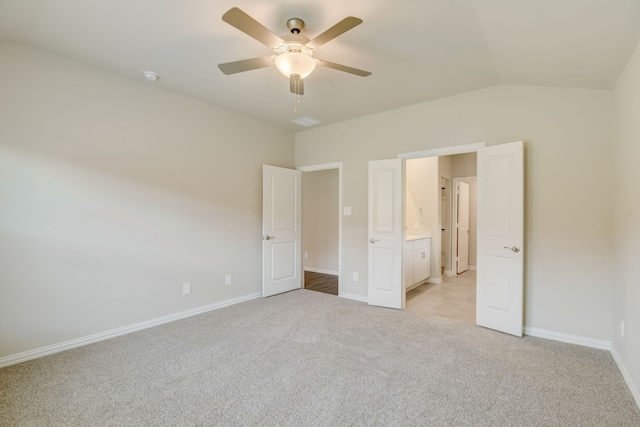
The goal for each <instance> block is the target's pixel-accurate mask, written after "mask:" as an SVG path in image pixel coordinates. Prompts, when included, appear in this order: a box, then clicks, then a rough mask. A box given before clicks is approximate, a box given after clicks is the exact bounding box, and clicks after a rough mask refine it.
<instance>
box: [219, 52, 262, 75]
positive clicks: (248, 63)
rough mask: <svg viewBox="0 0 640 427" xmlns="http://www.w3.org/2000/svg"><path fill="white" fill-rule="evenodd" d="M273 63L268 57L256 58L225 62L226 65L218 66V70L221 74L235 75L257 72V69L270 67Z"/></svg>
mask: <svg viewBox="0 0 640 427" xmlns="http://www.w3.org/2000/svg"><path fill="white" fill-rule="evenodd" d="M271 65H273V61H272V60H271V57H269V56H260V57H258V58H252V59H245V60H242V61H235V62H227V63H226V64H218V68H220V71H222V72H223V73H225V74H227V75H229V74H235V73H241V72H243V71H250V70H257V69H258V68H265V67H270V66H271Z"/></svg>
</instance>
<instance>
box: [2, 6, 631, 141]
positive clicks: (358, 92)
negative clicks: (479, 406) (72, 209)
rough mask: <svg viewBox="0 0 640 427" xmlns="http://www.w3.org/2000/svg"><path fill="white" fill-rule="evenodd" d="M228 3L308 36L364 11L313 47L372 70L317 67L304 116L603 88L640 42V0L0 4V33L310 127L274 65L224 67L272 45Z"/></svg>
mask: <svg viewBox="0 0 640 427" xmlns="http://www.w3.org/2000/svg"><path fill="white" fill-rule="evenodd" d="M232 7H239V8H241V9H242V10H244V11H245V12H246V13H248V14H249V15H251V16H252V17H253V18H255V19H256V20H258V21H259V22H261V23H262V24H263V25H265V26H266V27H267V28H269V29H271V30H272V31H273V32H274V33H276V34H278V35H285V34H287V31H288V30H287V28H286V21H287V19H289V18H291V17H298V18H302V19H303V20H304V21H305V23H306V29H305V32H304V33H305V34H306V35H307V36H308V37H309V38H313V37H314V36H315V35H317V34H319V33H321V32H323V31H324V30H326V29H327V28H329V27H331V26H332V25H334V24H335V23H337V22H338V21H340V20H341V19H343V18H344V17H346V16H356V17H359V18H361V19H363V20H364V23H363V24H361V25H359V26H357V27H355V28H354V29H352V30H351V31H349V32H347V33H345V34H343V35H341V36H340V37H338V38H337V39H335V40H333V41H331V42H329V43H327V44H325V45H323V46H321V47H319V48H318V49H317V51H316V53H315V56H316V57H318V58H322V59H325V60H328V61H332V62H337V63H341V64H344V65H349V66H352V67H356V68H360V69H364V70H368V71H371V72H372V73H373V74H372V75H371V76H370V77H366V78H363V77H357V76H354V75H351V74H347V73H343V72H339V71H336V70H332V69H327V68H324V67H318V68H316V71H314V73H313V74H312V75H311V76H309V77H308V78H307V79H305V82H306V83H305V93H306V94H305V96H304V97H303V98H302V105H301V108H300V109H299V112H298V117H302V116H311V117H313V118H315V119H317V120H320V121H321V122H322V123H323V124H329V123H335V122H338V121H342V120H347V119H350V118H354V117H358V116H363V115H367V114H372V113H376V112H380V111H385V110H389V109H393V108H398V107H402V106H405V105H411V104H415V103H419V102H423V101H427V100H431V99H436V98H440V97H444V96H449V95H453V94H457V93H462V92H466V91H470V90H475V89H481V88H485V87H489V86H493V85H497V84H525V85H545V86H566V87H575V88H591V89H611V88H612V87H613V85H614V84H615V82H616V80H617V78H618V75H619V74H620V72H621V71H622V68H623V67H624V65H625V64H626V62H627V60H628V59H629V57H630V55H631V53H632V51H633V49H634V48H635V46H636V44H637V43H638V40H640V0H393V1H392V0H347V1H345V0H317V1H314V2H312V1H309V0H306V1H305V0H273V1H258V0H253V1H252V0H208V1H204V0H0V41H4V42H15V43H22V44H26V45H30V46H33V47H36V48H39V49H43V50H46V51H49V52H52V53H55V54H58V55H61V56H64V57H67V58H71V59H74V60H77V61H80V62H83V63H86V64H89V65H92V66H95V67H98V68H101V69H104V70H107V71H109V72H113V73H116V74H119V75H122V76H125V77H127V78H130V79H132V80H137V81H140V82H142V83H144V84H149V85H155V86H157V87H160V88H163V89H166V90H169V91H173V92H177V93H181V94H184V95H186V96H189V97H192V98H196V99H200V100H202V101H204V102H207V103H209V104H213V105H217V106H220V107H223V108H226V109H229V110H232V111H236V112H239V113H242V114H244V115H246V116H249V117H253V118H255V119H258V120H261V121H264V122H268V123H272V124H274V125H276V126H279V127H282V128H286V129H290V130H293V131H298V130H302V129H304V128H302V127H300V126H298V125H295V124H292V123H291V120H292V119H294V118H296V116H294V115H293V107H294V98H293V95H292V94H291V93H290V92H289V82H288V81H287V80H286V79H285V78H284V77H283V76H282V75H280V74H279V73H278V71H277V70H276V69H275V68H274V67H271V68H265V69H259V70H253V71H248V72H245V73H240V74H235V75H230V76H226V75H224V74H222V72H221V71H220V70H219V69H218V67H217V64H218V63H224V62H231V61H236V60H241V59H247V58H253V57H257V56H263V55H268V54H270V53H271V52H270V51H269V49H268V48H267V47H265V46H263V45H262V44H260V43H259V42H257V41H256V40H254V39H252V38H250V37H249V36H247V35H246V34H244V33H241V32H240V31H239V30H237V29H235V28H233V27H231V26H230V25H228V24H226V23H224V22H223V21H222V20H221V19H220V17H221V16H222V14H223V13H224V12H226V11H227V10H228V9H230V8H232ZM0 66H1V64H0ZM145 70H151V71H155V72H157V73H158V74H160V80H159V81H157V82H155V83H151V82H147V81H146V80H144V77H143V75H142V72H143V71H145ZM320 126H321V125H320Z"/></svg>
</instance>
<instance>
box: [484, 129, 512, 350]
mask: <svg viewBox="0 0 640 427" xmlns="http://www.w3.org/2000/svg"><path fill="white" fill-rule="evenodd" d="M523 198H524V164H523V143H522V141H518V142H512V143H509V144H502V145H495V146H491V147H486V148H482V149H480V150H478V272H477V274H478V276H477V296H476V298H477V302H476V323H477V324H478V325H480V326H484V327H487V328H491V329H496V330H498V331H502V332H506V333H508V334H512V335H516V336H519V337H521V336H522V327H523V317H522V316H523V252H524V246H523V244H524V233H523Z"/></svg>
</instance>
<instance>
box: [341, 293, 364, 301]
mask: <svg viewBox="0 0 640 427" xmlns="http://www.w3.org/2000/svg"><path fill="white" fill-rule="evenodd" d="M338 296H339V297H340V298H346V299H352V300H354V301H360V302H364V303H369V298H368V297H365V296H362V295H356V294H350V293H347V292H339V293H338Z"/></svg>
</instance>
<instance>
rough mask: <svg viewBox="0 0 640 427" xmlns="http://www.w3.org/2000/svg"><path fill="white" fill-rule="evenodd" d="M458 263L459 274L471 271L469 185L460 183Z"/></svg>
mask: <svg viewBox="0 0 640 427" xmlns="http://www.w3.org/2000/svg"><path fill="white" fill-rule="evenodd" d="M457 190H458V191H457V192H458V203H457V206H458V245H457V247H458V258H457V260H458V262H457V267H456V269H457V272H458V274H460V273H463V272H465V271H467V270H468V269H469V184H467V183H466V182H459V183H458V189H457Z"/></svg>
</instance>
